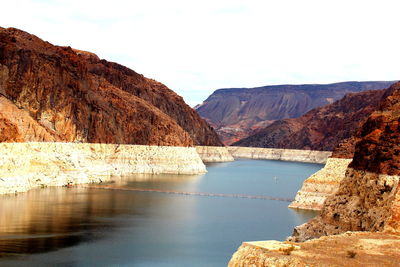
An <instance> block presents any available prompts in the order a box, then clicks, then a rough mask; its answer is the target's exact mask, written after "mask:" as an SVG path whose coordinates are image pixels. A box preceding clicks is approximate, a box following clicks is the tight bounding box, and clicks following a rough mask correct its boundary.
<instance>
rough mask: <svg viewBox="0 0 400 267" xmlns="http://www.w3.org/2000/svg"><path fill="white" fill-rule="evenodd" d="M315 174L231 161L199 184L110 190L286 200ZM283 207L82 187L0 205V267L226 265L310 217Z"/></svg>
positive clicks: (152, 178)
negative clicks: (243, 247)
mask: <svg viewBox="0 0 400 267" xmlns="http://www.w3.org/2000/svg"><path fill="white" fill-rule="evenodd" d="M321 167H322V165H317V164H305V163H293V162H283V161H267V160H237V161H234V162H230V163H218V164H211V165H208V166H207V170H208V173H207V174H204V175H133V176H131V177H128V178H125V179H123V180H120V181H118V182H117V183H115V186H118V187H123V188H149V189H161V190H174V191H184V192H209V193H224V194H249V195H264V196H271V197H282V198H294V196H295V194H296V192H297V190H298V189H299V188H300V187H301V184H302V181H303V180H304V179H305V178H307V177H308V176H309V175H310V174H312V173H314V172H316V171H317V170H319V169H320V168H321ZM113 186H114V185H113ZM288 204H289V203H288V202H283V201H275V200H261V199H246V198H232V197H206V196H191V195H176V194H165V193H157V192H135V191H129V190H107V189H93V188H83V187H76V188H45V189H38V190H32V191H30V192H28V193H24V194H18V195H16V196H0V265H1V266H3V265H4V266H226V264H227V263H228V261H229V259H230V257H231V255H232V253H234V252H235V250H236V249H237V248H238V247H239V246H240V244H241V243H242V241H253V240H266V239H276V240H283V239H285V238H286V237H287V236H288V235H290V234H291V231H292V229H293V227H294V226H296V225H298V224H301V223H303V222H305V221H307V220H308V219H310V218H311V217H313V216H315V214H316V213H314V212H298V211H294V210H291V209H288V208H287V205H288Z"/></svg>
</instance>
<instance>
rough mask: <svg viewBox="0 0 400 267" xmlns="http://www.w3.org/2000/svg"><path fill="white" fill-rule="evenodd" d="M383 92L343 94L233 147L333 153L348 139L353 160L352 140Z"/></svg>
mask: <svg viewBox="0 0 400 267" xmlns="http://www.w3.org/2000/svg"><path fill="white" fill-rule="evenodd" d="M384 93H385V90H369V91H364V92H359V93H349V94H346V95H345V96H344V97H343V98H342V99H340V100H338V101H336V102H334V103H332V104H329V105H325V106H322V107H318V108H315V109H313V110H311V111H309V112H307V113H306V114H304V115H303V116H301V117H299V118H294V119H285V120H279V121H275V122H273V123H272V124H271V125H269V126H267V127H265V128H264V129H262V130H260V131H258V132H257V133H256V134H254V135H251V136H249V137H247V138H244V139H242V140H240V141H238V142H236V143H234V144H233V145H234V146H246V147H271V148H288V149H309V150H326V151H332V150H334V148H335V147H336V146H338V145H339V143H341V142H342V141H344V140H345V139H349V140H347V141H346V145H347V146H348V150H349V151H348V152H346V153H347V154H349V155H350V157H352V155H353V151H351V149H352V148H353V147H354V144H353V143H354V140H353V139H352V137H353V135H354V134H355V131H356V130H357V129H358V128H359V127H360V126H361V125H362V124H363V123H364V122H365V121H366V119H367V118H368V116H369V115H370V114H371V113H372V112H373V111H375V110H376V109H377V108H378V106H379V103H380V100H381V98H382V96H383V95H384ZM342 146H343V147H342V149H341V150H340V151H343V150H344V147H345V145H342ZM341 153H343V152H341ZM338 154H339V150H338V151H337V152H336V155H338ZM343 157H344V156H343Z"/></svg>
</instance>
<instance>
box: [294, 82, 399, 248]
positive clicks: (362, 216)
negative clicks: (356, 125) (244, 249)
mask: <svg viewBox="0 0 400 267" xmlns="http://www.w3.org/2000/svg"><path fill="white" fill-rule="evenodd" d="M399 123H400V83H396V84H394V85H393V86H391V87H390V88H389V89H388V90H387V91H386V92H385V95H384V96H383V100H382V102H381V105H380V107H379V109H378V110H377V111H375V112H374V113H372V114H371V116H370V117H369V118H368V120H367V121H366V122H365V123H364V125H363V126H362V128H361V131H360V141H358V142H357V144H356V146H355V154H354V157H353V161H352V162H351V163H350V165H349V167H348V168H347V171H346V175H345V178H344V179H343V181H342V182H341V184H340V187H339V190H338V192H337V193H336V194H335V195H333V196H331V197H329V198H328V199H327V200H326V201H325V204H324V207H323V209H322V212H321V214H320V215H319V216H318V217H316V218H315V219H313V220H311V221H310V222H309V223H306V224H304V225H301V226H298V227H297V228H296V229H295V231H294V235H293V237H292V240H296V241H303V240H306V239H310V238H316V237H319V236H322V235H329V234H339V233H343V232H346V231H400V190H399V188H400V187H399V181H400V145H399V144H400V127H399Z"/></svg>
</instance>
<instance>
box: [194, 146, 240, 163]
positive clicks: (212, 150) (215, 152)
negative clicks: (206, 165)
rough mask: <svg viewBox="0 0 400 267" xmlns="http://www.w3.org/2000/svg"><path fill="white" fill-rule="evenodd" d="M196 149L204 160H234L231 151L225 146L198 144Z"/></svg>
mask: <svg viewBox="0 0 400 267" xmlns="http://www.w3.org/2000/svg"><path fill="white" fill-rule="evenodd" d="M196 151H197V153H199V156H200V158H201V160H202V161H203V162H227V161H234V158H233V157H232V155H231V153H229V151H228V149H227V148H226V147H224V146H196Z"/></svg>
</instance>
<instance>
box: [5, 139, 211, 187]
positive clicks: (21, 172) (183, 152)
mask: <svg viewBox="0 0 400 267" xmlns="http://www.w3.org/2000/svg"><path fill="white" fill-rule="evenodd" d="M0 151H1V153H2V156H1V158H0V173H1V177H0V194H6V193H15V192H25V191H27V190H29V189H32V188H38V187H45V186H63V185H72V184H82V183H98V182H105V181H111V180H113V179H114V178H113V176H122V175H129V174H133V173H150V174H156V173H171V174H198V173H205V172H206V168H205V165H204V164H203V162H202V161H201V159H200V157H199V155H198V153H197V152H196V148H194V147H172V146H144V145H117V144H87V143H86V144H82V143H46V142H40V143H0Z"/></svg>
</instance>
